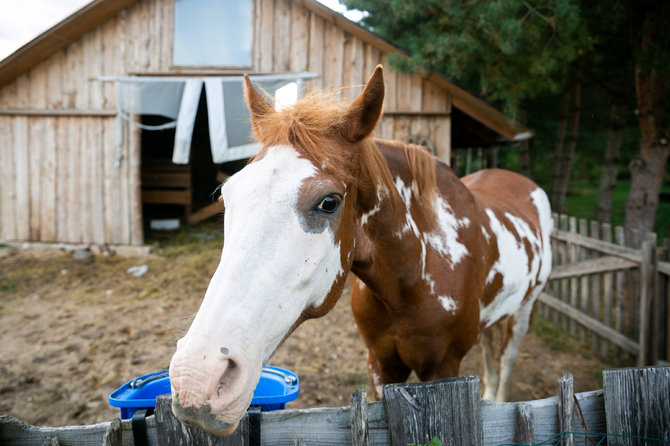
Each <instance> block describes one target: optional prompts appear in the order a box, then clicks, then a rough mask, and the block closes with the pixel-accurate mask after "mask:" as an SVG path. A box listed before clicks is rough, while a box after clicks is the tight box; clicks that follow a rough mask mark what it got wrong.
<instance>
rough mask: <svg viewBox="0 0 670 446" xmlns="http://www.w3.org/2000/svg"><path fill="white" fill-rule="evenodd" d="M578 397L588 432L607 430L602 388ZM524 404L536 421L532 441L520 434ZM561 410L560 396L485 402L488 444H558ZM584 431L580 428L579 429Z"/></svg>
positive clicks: (483, 405)
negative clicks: (525, 439) (559, 411)
mask: <svg viewBox="0 0 670 446" xmlns="http://www.w3.org/2000/svg"><path fill="white" fill-rule="evenodd" d="M575 396H576V398H577V401H578V402H579V406H580V407H581V409H582V413H583V415H584V421H585V423H586V427H587V430H588V432H604V431H605V409H604V403H603V392H602V390H597V391H593V392H584V393H578V394H576V395H575ZM522 406H526V407H525V408H524V409H523V410H524V411H527V412H529V413H528V415H527V416H526V417H525V418H526V419H529V418H532V420H533V423H532V424H533V430H532V436H533V438H534V440H533V441H531V442H525V441H522V438H520V437H519V432H518V430H519V427H520V426H519V425H518V423H517V420H518V418H519V410H520V409H519V408H520V407H522ZM557 409H558V402H557V397H551V398H545V399H541V400H535V401H524V402H519V403H495V402H491V401H482V420H483V423H484V444H485V445H487V446H488V445H490V446H496V445H500V444H510V443H521V444H545V443H546V444H555V443H556V441H555V438H554V437H555V436H556V435H557V434H559V433H560V430H559V429H560V427H559V420H558V412H557ZM580 425H581V424H580ZM575 426H577V424H575ZM581 430H582V429H578V431H581ZM551 438H554V441H553V442H551V443H550V442H548V441H547V440H549V439H551ZM596 439H597V437H596Z"/></svg>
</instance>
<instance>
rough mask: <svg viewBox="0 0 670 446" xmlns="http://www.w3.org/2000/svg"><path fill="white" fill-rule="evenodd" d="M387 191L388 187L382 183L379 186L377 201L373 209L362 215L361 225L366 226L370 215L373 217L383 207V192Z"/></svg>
mask: <svg viewBox="0 0 670 446" xmlns="http://www.w3.org/2000/svg"><path fill="white" fill-rule="evenodd" d="M385 192H386V189H385V188H384V187H383V186H381V185H378V186H377V203H375V206H374V207H373V208H372V209H370V210H369V211H368V212H366V213H364V214H363V215H362V216H361V226H365V225H366V224H367V223H368V220H369V219H370V217H372V216H373V215H375V214H376V213H377V212H379V211H380V210H381V209H382V200H383V194H384V193H385Z"/></svg>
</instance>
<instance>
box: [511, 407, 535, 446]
mask: <svg viewBox="0 0 670 446" xmlns="http://www.w3.org/2000/svg"><path fill="white" fill-rule="evenodd" d="M515 418H516V435H515V437H514V441H515V442H517V443H519V444H535V416H534V415H533V407H532V406H531V405H530V404H519V405H518V406H517V408H516V416H515Z"/></svg>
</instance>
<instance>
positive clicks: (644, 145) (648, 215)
mask: <svg viewBox="0 0 670 446" xmlns="http://www.w3.org/2000/svg"><path fill="white" fill-rule="evenodd" d="M644 44H645V42H644V41H643V48H644ZM669 84H670V75H668V74H667V73H666V74H664V75H662V77H658V76H657V75H656V74H654V73H653V72H652V71H651V70H649V71H647V70H642V69H640V68H638V69H637V70H636V72H635V90H636V93H637V108H638V122H639V124H640V136H641V142H640V153H638V154H637V156H636V157H635V158H633V160H632V161H631V162H630V164H629V166H628V168H629V169H630V174H631V184H630V192H629V193H628V199H627V200H626V219H625V223H624V224H625V226H626V229H630V230H633V229H637V230H639V231H641V232H645V231H653V229H654V220H655V218H656V210H657V208H658V197H659V193H660V191H661V184H662V182H663V175H664V174H665V165H666V163H667V161H668V154H670V147H669V146H668V135H670V125H669V123H668V120H667V118H666V113H667V112H666V110H665V107H667V105H668V99H669V98H668V96H669V95H668V92H669V88H668V86H669Z"/></svg>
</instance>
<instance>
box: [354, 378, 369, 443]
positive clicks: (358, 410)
mask: <svg viewBox="0 0 670 446" xmlns="http://www.w3.org/2000/svg"><path fill="white" fill-rule="evenodd" d="M350 415H351V444H352V446H368V442H369V440H368V438H369V434H368V392H367V391H366V390H365V389H356V391H355V392H354V393H353V394H352V395H351V412H350Z"/></svg>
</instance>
